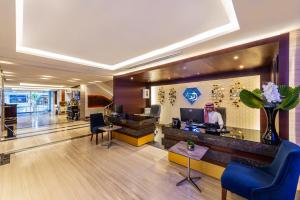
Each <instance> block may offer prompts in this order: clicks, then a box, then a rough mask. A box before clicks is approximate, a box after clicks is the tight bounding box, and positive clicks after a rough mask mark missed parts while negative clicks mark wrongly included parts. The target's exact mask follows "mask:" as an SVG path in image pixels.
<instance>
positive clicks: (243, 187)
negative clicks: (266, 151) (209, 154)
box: [221, 141, 300, 200]
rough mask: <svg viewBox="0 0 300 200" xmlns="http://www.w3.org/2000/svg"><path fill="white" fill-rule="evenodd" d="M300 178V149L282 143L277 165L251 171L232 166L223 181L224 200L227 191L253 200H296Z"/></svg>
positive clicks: (224, 175) (250, 169)
mask: <svg viewBox="0 0 300 200" xmlns="http://www.w3.org/2000/svg"><path fill="white" fill-rule="evenodd" d="M299 174H300V147H299V146H298V145H296V144H293V143H291V142H289V141H282V143H281V144H280V147H279V149H278V152H277V154H276V156H275V159H274V160H273V162H272V163H271V164H270V165H268V166H266V167H259V168H256V167H250V166H247V165H243V164H239V163H235V162H231V163H230V164H229V165H228V166H227V168H226V169H225V171H224V173H223V175H222V177H221V183H222V188H223V189H222V200H226V193H227V190H229V191H231V192H233V193H236V194H238V195H240V196H242V197H245V198H247V199H250V200H268V199H270V200H294V198H295V194H296V190H297V184H298V178H299Z"/></svg>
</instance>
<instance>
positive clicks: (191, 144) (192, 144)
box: [187, 140, 195, 151]
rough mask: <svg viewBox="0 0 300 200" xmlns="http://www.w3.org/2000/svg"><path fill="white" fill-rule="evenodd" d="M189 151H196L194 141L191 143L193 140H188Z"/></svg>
mask: <svg viewBox="0 0 300 200" xmlns="http://www.w3.org/2000/svg"><path fill="white" fill-rule="evenodd" d="M187 149H188V150H189V151H194V149H195V143H194V142H193V141H191V140H188V141H187Z"/></svg>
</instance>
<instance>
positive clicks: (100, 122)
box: [90, 113, 106, 144]
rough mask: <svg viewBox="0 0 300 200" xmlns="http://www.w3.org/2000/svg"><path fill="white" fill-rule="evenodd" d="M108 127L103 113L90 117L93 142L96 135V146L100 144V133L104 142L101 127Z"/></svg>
mask: <svg viewBox="0 0 300 200" xmlns="http://www.w3.org/2000/svg"><path fill="white" fill-rule="evenodd" d="M103 126H106V125H105V123H104V118H103V114H102V113H96V114H91V115H90V128H91V133H92V135H91V141H92V140H93V136H94V134H96V144H98V134H99V133H100V134H101V136H102V140H103V131H101V130H99V128H100V127H103Z"/></svg>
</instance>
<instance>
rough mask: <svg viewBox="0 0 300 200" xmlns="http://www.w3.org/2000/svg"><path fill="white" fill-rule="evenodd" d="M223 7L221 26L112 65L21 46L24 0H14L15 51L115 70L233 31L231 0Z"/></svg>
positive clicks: (226, 0) (233, 21)
mask: <svg viewBox="0 0 300 200" xmlns="http://www.w3.org/2000/svg"><path fill="white" fill-rule="evenodd" d="M221 2H222V4H223V7H224V10H225V12H226V14H227V17H228V19H229V22H228V23H227V24H224V25H222V26H219V27H217V28H213V29H211V30H208V31H206V32H202V33H200V34H197V35H195V36H193V37H190V38H188V39H185V40H182V41H180V42H177V43H174V44H171V45H169V46H166V47H163V48H160V49H156V50H154V51H151V52H148V53H146V54H143V55H140V56H137V57H134V58H131V59H128V60H126V61H123V62H120V63H117V64H114V65H107V64H102V63H98V62H94V61H90V60H85V59H82V58H77V57H72V56H67V55H62V54H57V53H54V52H49V51H44V50H41V49H35V48H29V47H25V46H23V17H24V16H23V14H24V13H23V12H24V0H16V51H17V52H19V53H25V54H29V55H34V56H40V57H44V58H50V59H54V60H59V61H65V62H71V63H75V64H80V65H85V66H90V67H97V68H102V69H108V70H117V69H120V68H123V67H126V66H129V65H132V64H135V63H138V62H141V61H144V60H147V59H150V58H153V57H156V56H160V55H163V54H166V53H169V52H172V51H176V50H180V49H183V48H186V47H189V46H192V45H195V44H198V43H200V42H204V41H207V40H210V39H213V38H216V37H219V36H222V35H225V34H228V33H231V32H233V31H236V30H239V29H240V27H239V23H238V20H237V17H236V13H235V10H234V6H233V3H232V0H222V1H221Z"/></svg>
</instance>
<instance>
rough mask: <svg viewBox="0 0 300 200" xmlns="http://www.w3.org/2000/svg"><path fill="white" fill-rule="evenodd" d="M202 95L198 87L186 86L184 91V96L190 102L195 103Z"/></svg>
mask: <svg viewBox="0 0 300 200" xmlns="http://www.w3.org/2000/svg"><path fill="white" fill-rule="evenodd" d="M200 95H201V92H200V91H199V90H198V89H197V88H186V89H185V90H184V92H183V96H184V97H185V99H186V100H187V101H188V102H189V103H190V104H193V103H195V102H196V101H197V100H198V99H199V97H200Z"/></svg>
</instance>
